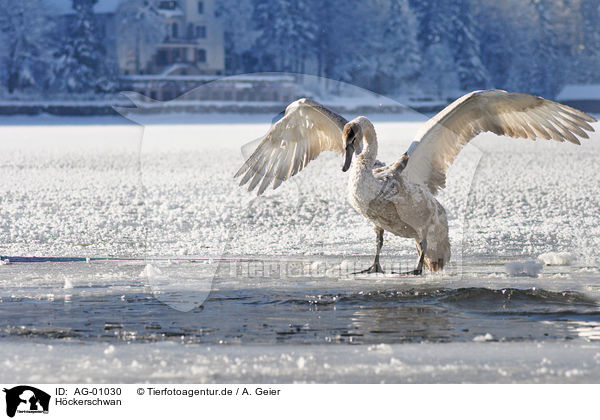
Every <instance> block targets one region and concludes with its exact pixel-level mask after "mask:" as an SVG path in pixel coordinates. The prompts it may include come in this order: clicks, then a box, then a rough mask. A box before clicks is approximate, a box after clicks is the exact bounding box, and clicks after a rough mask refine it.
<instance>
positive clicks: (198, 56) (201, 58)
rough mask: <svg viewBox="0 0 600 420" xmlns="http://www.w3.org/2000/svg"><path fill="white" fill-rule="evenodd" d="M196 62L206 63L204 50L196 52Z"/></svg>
mask: <svg viewBox="0 0 600 420" xmlns="http://www.w3.org/2000/svg"><path fill="white" fill-rule="evenodd" d="M196 62H198V63H206V50H202V49H199V50H196Z"/></svg>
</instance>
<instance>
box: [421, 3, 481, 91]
mask: <svg viewBox="0 0 600 420" xmlns="http://www.w3.org/2000/svg"><path fill="white" fill-rule="evenodd" d="M411 5H412V6H413V8H414V10H415V12H416V13H417V16H418V18H419V40H420V43H421V47H422V48H423V49H424V50H425V51H428V50H429V47H430V46H431V45H433V44H436V43H445V44H446V47H447V48H449V49H450V51H451V53H452V57H453V58H454V62H455V64H456V66H457V69H456V71H457V73H458V76H459V79H460V85H461V88H462V89H464V90H472V89H482V88H486V87H488V85H489V75H488V73H487V70H486V69H485V67H484V66H483V64H482V62H481V59H480V54H481V52H480V45H479V41H478V39H477V37H476V34H475V33H476V26H475V22H474V19H473V13H472V12H473V10H472V6H471V3H470V2H469V0H451V1H436V0H412V1H411Z"/></svg>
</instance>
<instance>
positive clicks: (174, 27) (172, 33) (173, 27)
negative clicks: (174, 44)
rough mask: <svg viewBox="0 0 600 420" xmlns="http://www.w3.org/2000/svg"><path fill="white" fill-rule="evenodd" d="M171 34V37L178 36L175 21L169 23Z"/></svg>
mask: <svg viewBox="0 0 600 420" xmlns="http://www.w3.org/2000/svg"><path fill="white" fill-rule="evenodd" d="M171 36H172V37H173V38H178V37H179V25H177V23H175V22H173V24H172V25H171Z"/></svg>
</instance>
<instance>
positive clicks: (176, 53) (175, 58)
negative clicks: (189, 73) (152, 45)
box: [172, 48, 181, 62]
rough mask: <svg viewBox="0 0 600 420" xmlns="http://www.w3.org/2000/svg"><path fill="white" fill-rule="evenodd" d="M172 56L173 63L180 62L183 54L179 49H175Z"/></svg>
mask: <svg viewBox="0 0 600 420" xmlns="http://www.w3.org/2000/svg"><path fill="white" fill-rule="evenodd" d="M172 54H173V62H176V61H179V59H180V58H181V53H180V51H179V48H174V49H173V52H172Z"/></svg>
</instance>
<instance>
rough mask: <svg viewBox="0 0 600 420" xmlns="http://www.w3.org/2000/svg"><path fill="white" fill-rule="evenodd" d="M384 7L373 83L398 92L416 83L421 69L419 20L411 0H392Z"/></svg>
mask: <svg viewBox="0 0 600 420" xmlns="http://www.w3.org/2000/svg"><path fill="white" fill-rule="evenodd" d="M381 11H382V12H383V14H382V23H383V25H382V31H381V38H380V39H377V40H376V44H375V45H374V46H373V47H374V48H373V53H374V56H375V58H376V61H377V69H376V74H375V77H374V78H375V86H374V87H375V88H376V90H377V91H379V92H382V93H383V92H388V93H392V92H394V93H396V92H398V91H400V90H402V88H407V87H408V86H410V85H411V84H414V82H415V80H416V78H417V75H418V72H419V69H420V65H421V53H420V51H419V43H418V41H417V34H418V22H417V19H416V17H415V15H414V14H413V12H412V10H411V8H410V6H409V4H408V0H389V2H388V4H386V5H383V7H382V8H381Z"/></svg>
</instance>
